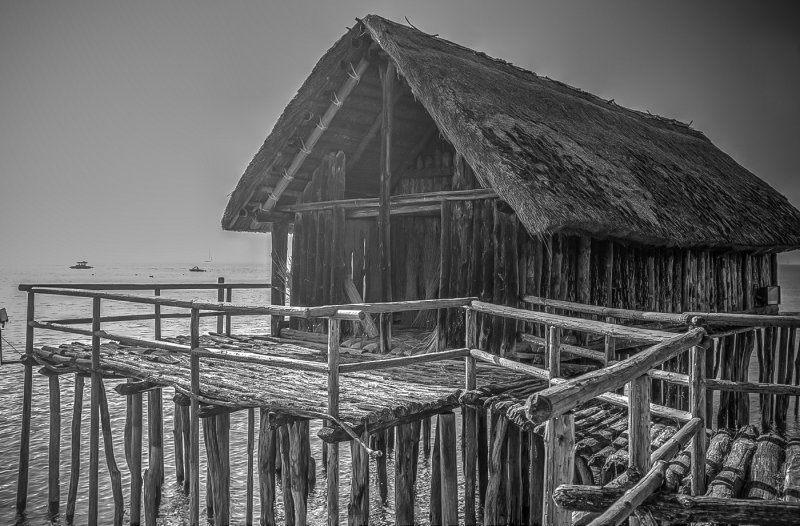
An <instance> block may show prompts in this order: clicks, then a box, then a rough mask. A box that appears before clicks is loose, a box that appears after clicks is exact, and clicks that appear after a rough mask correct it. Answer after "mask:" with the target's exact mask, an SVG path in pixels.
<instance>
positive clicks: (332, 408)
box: [327, 319, 341, 526]
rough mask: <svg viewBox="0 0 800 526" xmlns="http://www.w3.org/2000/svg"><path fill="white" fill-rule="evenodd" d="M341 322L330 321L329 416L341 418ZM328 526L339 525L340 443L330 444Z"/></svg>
mask: <svg viewBox="0 0 800 526" xmlns="http://www.w3.org/2000/svg"><path fill="white" fill-rule="evenodd" d="M340 324H341V322H340V321H339V320H337V319H330V320H328V414H329V415H331V416H332V417H334V418H338V417H339V337H340V332H341V327H340ZM327 447H328V465H327V476H328V478H327V489H328V493H327V499H328V526H336V525H338V524H339V443H338V442H336V443H333V444H328V446H327Z"/></svg>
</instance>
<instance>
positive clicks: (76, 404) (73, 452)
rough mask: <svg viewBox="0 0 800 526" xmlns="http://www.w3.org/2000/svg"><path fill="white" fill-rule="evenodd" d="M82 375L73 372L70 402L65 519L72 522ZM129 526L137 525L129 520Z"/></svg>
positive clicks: (78, 458)
mask: <svg viewBox="0 0 800 526" xmlns="http://www.w3.org/2000/svg"><path fill="white" fill-rule="evenodd" d="M83 382H84V380H83V376H81V375H80V374H75V398H74V401H73V403H72V429H71V435H72V436H71V437H70V439H71V441H72V444H71V446H70V457H71V458H70V468H69V469H70V471H69V493H68V494H67V510H66V514H65V519H66V521H67V524H72V522H73V519H74V518H75V501H76V500H77V498H78V482H79V480H80V475H81V415H82V413H83ZM131 526H138V525H136V524H134V523H133V521H131Z"/></svg>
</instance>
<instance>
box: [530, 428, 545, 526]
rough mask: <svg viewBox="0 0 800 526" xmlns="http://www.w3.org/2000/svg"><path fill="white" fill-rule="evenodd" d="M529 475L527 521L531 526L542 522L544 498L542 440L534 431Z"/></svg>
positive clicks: (536, 525)
mask: <svg viewBox="0 0 800 526" xmlns="http://www.w3.org/2000/svg"><path fill="white" fill-rule="evenodd" d="M530 438H531V441H530V454H529V455H530V459H531V466H530V477H531V483H530V486H529V494H528V501H529V503H530V504H529V506H530V516H529V519H528V523H529V524H531V525H533V526H539V525H541V524H542V503H543V499H544V441H543V440H542V437H541V436H539V435H538V434H536V433H531V434H530Z"/></svg>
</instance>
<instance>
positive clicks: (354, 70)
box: [347, 62, 361, 84]
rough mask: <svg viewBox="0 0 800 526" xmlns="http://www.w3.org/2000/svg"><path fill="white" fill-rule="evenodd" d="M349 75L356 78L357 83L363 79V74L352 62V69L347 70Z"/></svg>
mask: <svg viewBox="0 0 800 526" xmlns="http://www.w3.org/2000/svg"><path fill="white" fill-rule="evenodd" d="M347 76H349V77H350V78H351V79H353V80H355V81H356V84H357V83H358V82H359V81H361V76H360V75H359V74H358V73H357V72H356V68H354V67H353V63H352V62H350V69H349V70H348V71H347Z"/></svg>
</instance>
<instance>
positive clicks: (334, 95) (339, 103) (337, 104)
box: [331, 91, 342, 108]
mask: <svg viewBox="0 0 800 526" xmlns="http://www.w3.org/2000/svg"><path fill="white" fill-rule="evenodd" d="M331 102H332V103H334V104H335V105H336V107H337V108H341V107H342V101H340V100H339V96H338V95H337V94H336V92H335V91H334V92H333V99H332V100H331Z"/></svg>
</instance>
